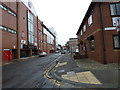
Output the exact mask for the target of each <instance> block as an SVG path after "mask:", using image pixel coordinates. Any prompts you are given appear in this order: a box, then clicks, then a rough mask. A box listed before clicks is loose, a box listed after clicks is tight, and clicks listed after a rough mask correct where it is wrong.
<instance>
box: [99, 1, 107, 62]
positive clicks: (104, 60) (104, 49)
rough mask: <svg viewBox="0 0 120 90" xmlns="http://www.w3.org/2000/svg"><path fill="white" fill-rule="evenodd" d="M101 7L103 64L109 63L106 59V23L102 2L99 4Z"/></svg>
mask: <svg viewBox="0 0 120 90" xmlns="http://www.w3.org/2000/svg"><path fill="white" fill-rule="evenodd" d="M99 8H100V21H101V31H102V43H103V64H107V61H106V47H105V46H106V45H105V37H104V23H103V15H102V4H101V2H100V4H99Z"/></svg>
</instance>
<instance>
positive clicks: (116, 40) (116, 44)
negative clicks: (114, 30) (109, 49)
mask: <svg viewBox="0 0 120 90" xmlns="http://www.w3.org/2000/svg"><path fill="white" fill-rule="evenodd" d="M119 37H120V36H119V35H118V36H114V37H113V40H114V48H120V41H119Z"/></svg>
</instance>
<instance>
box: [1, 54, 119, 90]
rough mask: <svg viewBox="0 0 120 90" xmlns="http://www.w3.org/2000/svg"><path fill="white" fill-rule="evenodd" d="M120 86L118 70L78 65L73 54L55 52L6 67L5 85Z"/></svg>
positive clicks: (51, 86)
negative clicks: (119, 83)
mask: <svg viewBox="0 0 120 90" xmlns="http://www.w3.org/2000/svg"><path fill="white" fill-rule="evenodd" d="M57 61H58V62H57ZM91 67H93V68H94V66H91ZM118 86H119V85H118V70H107V69H103V68H102V69H101V68H99V70H98V69H96V68H94V69H91V68H86V69H85V68H84V67H79V66H78V65H77V64H76V61H75V60H74V59H73V58H72V57H71V54H70V53H66V54H61V53H56V54H51V55H48V56H46V57H36V58H34V59H29V60H26V61H22V62H17V63H13V64H9V65H6V66H3V88H59V89H60V88H71V89H72V88H76V89H77V88H95V89H94V90H98V89H97V88H117V87H118ZM111 90H112V89H111ZM114 90H117V89H114Z"/></svg>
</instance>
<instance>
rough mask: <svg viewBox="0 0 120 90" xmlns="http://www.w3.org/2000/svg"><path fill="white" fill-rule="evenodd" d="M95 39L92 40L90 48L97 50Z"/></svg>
mask: <svg viewBox="0 0 120 90" xmlns="http://www.w3.org/2000/svg"><path fill="white" fill-rule="evenodd" d="M94 42H95V41H94V39H93V40H90V49H91V50H95V45H94Z"/></svg>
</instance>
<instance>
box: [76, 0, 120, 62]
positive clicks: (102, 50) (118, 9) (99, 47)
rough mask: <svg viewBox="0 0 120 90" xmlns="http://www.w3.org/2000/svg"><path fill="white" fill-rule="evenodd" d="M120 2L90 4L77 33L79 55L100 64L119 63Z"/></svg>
mask: <svg viewBox="0 0 120 90" xmlns="http://www.w3.org/2000/svg"><path fill="white" fill-rule="evenodd" d="M118 24H120V2H92V3H91V4H90V6H89V9H88V11H87V13H86V15H85V17H84V19H83V21H82V23H81V25H80V27H79V30H78V32H77V37H78V43H79V51H80V52H79V53H80V54H81V55H88V58H90V59H92V60H95V61H98V62H100V63H118V62H119V63H120V33H119V32H118V31H117V28H116V26H118Z"/></svg>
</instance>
